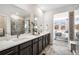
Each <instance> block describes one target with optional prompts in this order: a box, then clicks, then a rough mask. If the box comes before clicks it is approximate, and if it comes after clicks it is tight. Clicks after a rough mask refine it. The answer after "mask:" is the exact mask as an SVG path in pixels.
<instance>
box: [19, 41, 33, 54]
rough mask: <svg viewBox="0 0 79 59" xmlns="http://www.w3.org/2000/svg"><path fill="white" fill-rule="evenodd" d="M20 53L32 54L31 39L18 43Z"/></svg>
mask: <svg viewBox="0 0 79 59" xmlns="http://www.w3.org/2000/svg"><path fill="white" fill-rule="evenodd" d="M19 51H20V55H32V54H33V52H32V41H28V42H25V43H23V44H21V45H20V50H19Z"/></svg>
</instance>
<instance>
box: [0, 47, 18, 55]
mask: <svg viewBox="0 0 79 59" xmlns="http://www.w3.org/2000/svg"><path fill="white" fill-rule="evenodd" d="M17 54H18V46H15V47H12V48H9V49H6V50H3V51H1V52H0V55H17Z"/></svg>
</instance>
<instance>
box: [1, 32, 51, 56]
mask: <svg viewBox="0 0 79 59" xmlns="http://www.w3.org/2000/svg"><path fill="white" fill-rule="evenodd" d="M25 35H26V36H25ZM25 35H24V36H25V37H23V36H22V37H20V39H10V40H8V41H5V40H4V41H0V55H39V54H40V53H41V52H42V51H43V50H44V49H45V47H46V46H48V45H49V42H50V33H49V32H44V33H41V34H39V35H28V34H25Z"/></svg>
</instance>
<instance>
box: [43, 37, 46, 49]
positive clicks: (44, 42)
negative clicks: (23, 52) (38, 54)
mask: <svg viewBox="0 0 79 59" xmlns="http://www.w3.org/2000/svg"><path fill="white" fill-rule="evenodd" d="M45 44H46V41H45V36H43V49H44V48H45Z"/></svg>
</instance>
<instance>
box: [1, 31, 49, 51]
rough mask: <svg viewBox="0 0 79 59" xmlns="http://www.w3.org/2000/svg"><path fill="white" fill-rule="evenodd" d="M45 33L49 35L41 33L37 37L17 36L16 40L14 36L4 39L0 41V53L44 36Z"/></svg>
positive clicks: (28, 35)
mask: <svg viewBox="0 0 79 59" xmlns="http://www.w3.org/2000/svg"><path fill="white" fill-rule="evenodd" d="M47 33H49V32H43V33H41V34H39V35H31V34H22V35H20V36H19V38H18V39H17V37H16V36H15V37H12V38H11V37H10V38H9V37H8V39H7V38H4V39H3V40H0V51H2V50H5V49H8V48H10V47H13V46H16V45H19V44H21V43H24V42H27V41H30V40H33V39H34V38H37V37H40V36H42V35H45V34H47Z"/></svg>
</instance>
